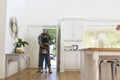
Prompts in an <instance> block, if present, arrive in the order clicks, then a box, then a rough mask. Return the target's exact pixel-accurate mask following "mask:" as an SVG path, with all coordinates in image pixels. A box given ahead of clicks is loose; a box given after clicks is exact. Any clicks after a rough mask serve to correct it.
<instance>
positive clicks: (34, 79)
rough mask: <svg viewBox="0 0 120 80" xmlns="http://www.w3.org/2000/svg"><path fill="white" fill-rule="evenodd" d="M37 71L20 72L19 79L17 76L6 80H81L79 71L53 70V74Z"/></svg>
mask: <svg viewBox="0 0 120 80" xmlns="http://www.w3.org/2000/svg"><path fill="white" fill-rule="evenodd" d="M36 71H37V69H30V73H28V70H23V71H22V72H20V76H19V78H17V74H15V75H12V76H10V77H8V78H7V79H6V80H80V72H79V71H66V72H56V70H55V69H52V73H51V74H48V73H36Z"/></svg>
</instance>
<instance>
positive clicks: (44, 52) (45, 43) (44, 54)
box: [38, 29, 52, 73]
mask: <svg viewBox="0 0 120 80" xmlns="http://www.w3.org/2000/svg"><path fill="white" fill-rule="evenodd" d="M38 43H39V63H38V64H39V65H38V67H39V71H41V73H42V72H43V61H44V59H45V71H46V68H47V67H48V70H49V73H52V71H51V63H50V51H49V45H50V44H51V43H52V38H51V37H50V35H49V34H48V31H47V30H46V29H43V33H41V34H40V35H39V36H38ZM39 71H38V72H39Z"/></svg>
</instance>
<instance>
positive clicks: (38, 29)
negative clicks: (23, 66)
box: [27, 26, 60, 71]
mask: <svg viewBox="0 0 120 80" xmlns="http://www.w3.org/2000/svg"><path fill="white" fill-rule="evenodd" d="M43 29H47V30H48V33H49V35H50V36H51V37H52V41H53V44H52V45H50V58H51V67H52V69H56V70H57V71H58V70H59V65H60V63H58V62H60V60H59V59H60V58H59V57H60V56H59V49H58V48H59V46H60V45H59V34H58V33H59V27H58V26H29V27H28V41H29V43H30V45H29V47H28V49H27V51H28V55H29V56H30V59H31V62H30V67H31V68H38V58H39V56H38V55H39V44H38V36H39V35H40V34H41V33H42V30H43Z"/></svg>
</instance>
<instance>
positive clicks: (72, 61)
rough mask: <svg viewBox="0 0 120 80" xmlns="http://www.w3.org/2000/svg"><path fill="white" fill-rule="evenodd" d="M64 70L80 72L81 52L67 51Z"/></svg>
mask: <svg viewBox="0 0 120 80" xmlns="http://www.w3.org/2000/svg"><path fill="white" fill-rule="evenodd" d="M64 54H65V56H64V70H65V71H67V70H79V69H80V52H79V51H65V53H64Z"/></svg>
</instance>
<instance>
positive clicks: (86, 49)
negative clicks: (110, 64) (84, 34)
mask: <svg viewBox="0 0 120 80" xmlns="http://www.w3.org/2000/svg"><path fill="white" fill-rule="evenodd" d="M79 50H80V51H89V50H90V51H120V48H83V49H79Z"/></svg>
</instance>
